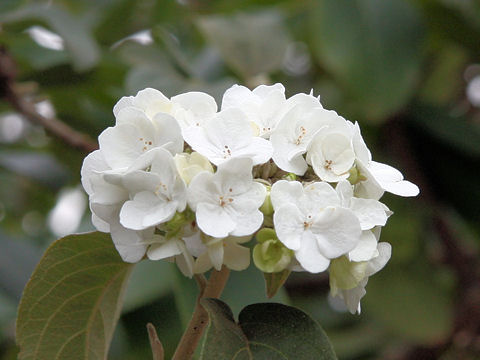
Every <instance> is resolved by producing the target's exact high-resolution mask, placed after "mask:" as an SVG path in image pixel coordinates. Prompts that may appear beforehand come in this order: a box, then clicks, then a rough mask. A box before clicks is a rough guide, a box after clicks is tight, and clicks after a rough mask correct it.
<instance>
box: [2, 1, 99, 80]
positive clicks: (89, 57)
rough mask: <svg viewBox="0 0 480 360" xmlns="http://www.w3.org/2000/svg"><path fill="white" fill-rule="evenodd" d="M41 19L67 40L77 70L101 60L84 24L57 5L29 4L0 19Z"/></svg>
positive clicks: (87, 67)
mask: <svg viewBox="0 0 480 360" xmlns="http://www.w3.org/2000/svg"><path fill="white" fill-rule="evenodd" d="M32 18H33V19H39V20H41V21H42V22H45V23H46V24H48V25H49V26H50V27H51V28H52V30H53V31H55V32H57V33H58V34H59V35H60V36H61V37H62V38H63V40H64V41H65V47H66V48H67V50H68V51H69V53H70V58H71V61H72V65H73V66H74V68H75V69H76V70H77V71H86V70H89V69H91V68H92V67H93V66H95V64H96V63H97V62H98V60H99V56H100V53H99V49H98V46H97V44H96V43H95V42H94V41H93V39H92V37H91V36H90V35H89V34H88V29H86V28H85V26H84V24H82V22H81V21H79V20H77V19H76V18H74V17H72V16H71V15H70V13H68V12H66V11H64V10H63V9H61V8H60V7H57V6H56V5H50V6H48V7H47V6H44V5H41V4H29V5H27V6H24V7H22V8H20V9H18V10H15V11H13V12H11V13H6V14H2V15H1V16H0V21H2V22H5V23H9V22H15V21H23V20H30V19H32Z"/></svg>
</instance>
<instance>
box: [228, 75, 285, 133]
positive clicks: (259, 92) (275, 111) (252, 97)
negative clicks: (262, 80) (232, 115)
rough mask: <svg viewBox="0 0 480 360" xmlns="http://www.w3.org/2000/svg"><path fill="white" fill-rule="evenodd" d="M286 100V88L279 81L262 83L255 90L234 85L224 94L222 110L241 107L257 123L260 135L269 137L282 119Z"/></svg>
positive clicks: (249, 118) (250, 119) (251, 120)
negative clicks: (268, 84)
mask: <svg viewBox="0 0 480 360" xmlns="http://www.w3.org/2000/svg"><path fill="white" fill-rule="evenodd" d="M285 102H286V99H285V88H284V87H283V85H282V84H279V83H277V84H274V85H271V86H267V85H260V86H258V87H256V88H255V89H253V90H250V89H248V88H247V87H245V86H241V85H233V86H232V87H231V88H229V89H227V91H225V94H224V95H223V100H222V110H225V109H229V108H239V109H241V110H242V111H243V112H244V113H245V115H246V116H247V118H248V120H249V121H250V122H252V123H253V124H254V125H255V128H256V129H257V131H258V135H259V136H261V137H264V138H268V137H269V136H270V134H271V133H272V131H274V130H275V128H276V126H277V124H278V122H279V121H280V115H281V111H282V109H283V107H284V106H285Z"/></svg>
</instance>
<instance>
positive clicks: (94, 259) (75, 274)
mask: <svg viewBox="0 0 480 360" xmlns="http://www.w3.org/2000/svg"><path fill="white" fill-rule="evenodd" d="M132 268H133V265H132V264H128V263H125V262H123V261H122V259H121V258H120V256H119V255H118V253H117V251H116V250H115V247H114V246H113V243H112V240H111V239H110V235H108V234H103V233H99V232H93V233H87V234H81V235H70V236H67V237H65V238H62V239H60V240H57V241H56V242H54V243H53V244H52V245H51V246H50V247H49V248H48V249H47V251H46V253H45V255H44V256H43V258H42V260H40V263H39V264H38V266H37V268H36V270H35V271H34V273H33V275H32V278H31V279H30V281H29V283H28V284H27V286H26V288H25V290H24V293H23V297H22V300H21V302H20V307H19V311H18V318H17V334H16V335H17V343H18V345H19V347H20V354H19V359H22V360H27V359H28V360H29V359H35V360H37V359H38V360H40V359H45V360H52V359H79V358H82V359H105V358H106V355H107V352H108V348H109V345H110V340H111V338H112V335H113V332H114V329H115V325H116V323H117V320H118V317H119V315H120V308H121V304H122V298H123V294H124V290H125V287H126V286H125V285H126V282H127V280H128V277H129V274H130V272H131V270H132Z"/></svg>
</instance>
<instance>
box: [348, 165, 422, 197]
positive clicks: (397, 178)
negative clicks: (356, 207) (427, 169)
mask: <svg viewBox="0 0 480 360" xmlns="http://www.w3.org/2000/svg"><path fill="white" fill-rule="evenodd" d="M357 169H358V170H359V171H360V174H361V175H362V176H363V177H365V178H366V180H363V181H361V182H359V183H358V184H357V185H356V186H355V195H356V196H358V197H362V198H370V199H380V198H381V197H382V195H383V194H384V192H385V191H387V192H390V193H392V194H395V195H399V196H417V195H418V194H419V192H420V190H419V189H418V186H417V185H415V184H413V183H411V182H410V181H407V180H404V179H403V175H402V173H401V172H400V171H398V170H397V169H395V168H394V167H392V166H389V165H386V164H382V163H378V162H376V161H370V162H369V163H368V164H364V163H363V162H361V161H359V160H357Z"/></svg>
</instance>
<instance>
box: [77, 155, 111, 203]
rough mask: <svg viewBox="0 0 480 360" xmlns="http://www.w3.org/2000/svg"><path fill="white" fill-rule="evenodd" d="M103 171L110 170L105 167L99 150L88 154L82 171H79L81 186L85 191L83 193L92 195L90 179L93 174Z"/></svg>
mask: <svg viewBox="0 0 480 360" xmlns="http://www.w3.org/2000/svg"><path fill="white" fill-rule="evenodd" d="M105 170H110V167H109V166H108V165H107V163H106V161H105V158H104V157H103V154H102V152H101V151H100V150H95V151H93V152H91V153H90V154H88V156H87V157H86V158H85V159H84V160H83V164H82V170H81V171H80V174H81V177H82V185H83V188H84V189H85V192H86V193H87V194H88V195H92V193H93V189H92V185H91V184H90V177H91V176H92V175H93V173H94V172H101V171H105Z"/></svg>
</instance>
